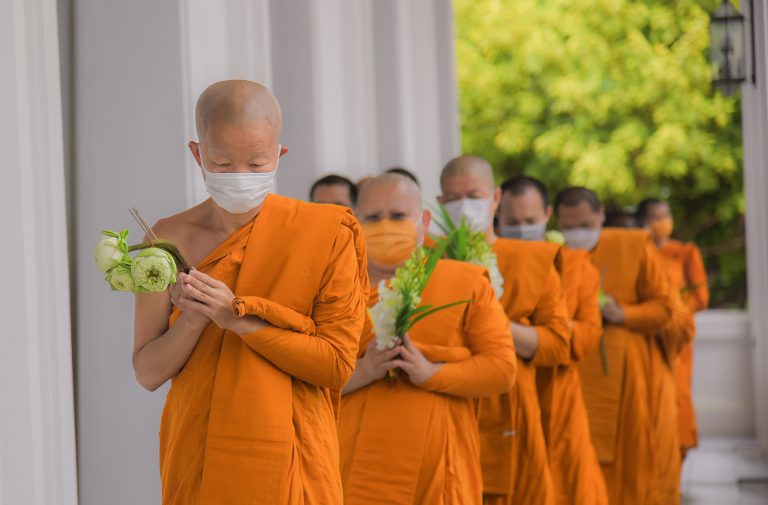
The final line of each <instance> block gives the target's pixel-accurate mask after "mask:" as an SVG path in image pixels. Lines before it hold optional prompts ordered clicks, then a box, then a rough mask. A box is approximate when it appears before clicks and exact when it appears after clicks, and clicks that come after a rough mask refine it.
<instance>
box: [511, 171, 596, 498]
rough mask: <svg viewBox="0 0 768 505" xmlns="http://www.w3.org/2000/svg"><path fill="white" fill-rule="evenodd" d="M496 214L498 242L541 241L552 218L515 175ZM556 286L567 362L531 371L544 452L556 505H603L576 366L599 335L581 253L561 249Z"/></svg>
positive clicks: (532, 183)
mask: <svg viewBox="0 0 768 505" xmlns="http://www.w3.org/2000/svg"><path fill="white" fill-rule="evenodd" d="M501 190H502V193H501V205H500V206H499V210H498V212H497V216H498V219H499V225H498V231H499V234H500V235H501V236H502V237H507V238H519V239H524V240H538V241H542V240H545V233H546V226H547V222H548V221H549V219H550V217H551V215H552V206H551V205H550V204H549V192H548V191H547V187H546V186H545V185H544V184H543V183H542V182H541V181H539V180H538V179H534V178H532V177H526V176H516V177H512V178H510V179H507V180H506V181H504V183H503V184H502V185H501ZM561 254H562V260H563V265H562V283H563V290H564V291H565V294H566V301H567V306H568V316H569V328H570V330H571V354H570V358H571V360H570V361H569V362H567V363H562V364H559V365H557V366H547V367H537V368H536V380H537V384H538V385H539V403H540V405H541V415H542V421H543V424H544V435H545V438H546V440H547V445H548V447H549V467H550V470H551V472H552V480H553V482H554V486H555V495H556V503H557V504H558V505H607V503H608V494H607V490H606V488H605V480H604V479H603V474H602V472H601V471H600V464H599V463H598V461H597V456H596V455H595V449H594V448H593V447H592V440H591V438H590V433H589V421H588V418H587V410H586V406H585V405H584V397H583V395H582V392H581V380H580V379H579V372H578V363H579V362H580V361H581V360H582V358H583V357H584V356H585V355H587V354H591V353H594V352H595V351H596V350H597V348H598V344H599V341H600V335H601V334H602V331H603V328H602V318H601V315H600V307H599V305H598V291H599V289H600V274H599V273H598V271H597V269H596V268H595V267H594V265H592V263H591V262H590V261H589V257H588V256H587V252H586V251H583V250H579V249H571V248H568V247H564V248H563V249H562V251H561Z"/></svg>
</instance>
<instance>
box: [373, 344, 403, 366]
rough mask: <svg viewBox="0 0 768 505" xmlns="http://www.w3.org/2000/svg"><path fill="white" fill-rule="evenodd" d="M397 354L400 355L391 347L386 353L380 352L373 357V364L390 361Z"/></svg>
mask: <svg viewBox="0 0 768 505" xmlns="http://www.w3.org/2000/svg"><path fill="white" fill-rule="evenodd" d="M398 354H400V350H399V349H398V348H397V347H393V348H392V349H387V350H386V351H382V352H380V353H379V354H378V355H376V356H374V362H375V363H377V364H381V363H384V362H385V361H389V360H391V359H392V358H394V357H395V356H397V355H398Z"/></svg>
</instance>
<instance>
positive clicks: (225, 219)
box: [209, 200, 263, 235]
mask: <svg viewBox="0 0 768 505" xmlns="http://www.w3.org/2000/svg"><path fill="white" fill-rule="evenodd" d="M209 202H210V205H211V221H212V224H213V226H214V227H215V228H217V229H219V230H221V231H223V232H224V233H226V234H227V235H230V234H232V233H233V232H234V231H236V230H238V229H240V228H242V227H243V226H245V225H246V224H247V223H248V222H249V221H251V220H252V219H253V218H254V217H256V216H257V215H258V214H259V212H260V211H261V207H262V206H263V205H261V206H259V207H256V208H254V209H251V210H249V211H248V212H244V213H242V214H232V213H231V212H227V211H226V210H224V209H222V208H221V207H219V206H218V205H216V204H215V203H214V202H213V200H209Z"/></svg>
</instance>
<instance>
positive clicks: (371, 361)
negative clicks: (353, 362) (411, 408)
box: [357, 334, 443, 386]
mask: <svg viewBox="0 0 768 505" xmlns="http://www.w3.org/2000/svg"><path fill="white" fill-rule="evenodd" d="M357 366H358V369H359V370H360V372H361V373H362V374H363V375H364V376H365V377H366V379H367V381H366V382H368V383H371V382H374V381H377V380H379V379H383V378H384V376H385V375H386V374H387V372H388V371H389V370H392V369H395V368H399V369H401V370H402V371H403V372H405V373H406V374H407V375H408V380H410V381H411V383H412V384H414V385H416V386H420V385H422V384H424V383H425V382H427V381H428V380H429V379H430V378H431V377H432V376H433V375H435V374H436V373H437V372H438V371H440V369H441V368H442V367H443V364H442V363H432V362H431V361H429V360H428V359H427V358H426V357H425V356H424V354H422V352H421V351H420V350H419V349H418V348H417V347H416V346H415V345H413V342H412V341H411V338H410V337H409V336H408V334H406V335H405V336H404V337H403V339H402V341H400V342H398V344H397V345H396V346H395V347H393V348H392V349H384V350H379V349H377V348H376V342H375V341H374V342H371V343H370V345H368V348H367V349H366V350H365V354H363V356H362V357H361V358H360V359H359V361H358V363H357Z"/></svg>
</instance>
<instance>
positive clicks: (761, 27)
mask: <svg viewBox="0 0 768 505" xmlns="http://www.w3.org/2000/svg"><path fill="white" fill-rule="evenodd" d="M743 5H744V7H745V8H743V9H742V11H743V12H744V14H745V15H749V9H748V8H746V7H747V6H748V3H745V4H743ZM754 6H755V20H754V26H755V48H756V53H755V61H756V63H757V64H756V68H755V71H756V77H757V84H756V85H753V84H752V83H750V82H748V83H745V84H744V85H743V86H742V87H741V90H742V91H741V94H742V95H741V96H742V101H741V113H742V124H743V136H744V194H745V198H746V202H747V211H746V225H747V283H748V286H747V287H748V289H749V317H750V328H751V334H752V339H753V345H754V352H753V353H752V357H753V375H754V388H753V390H754V406H755V426H756V427H757V436H758V440H759V442H760V445H761V447H762V449H763V450H765V451H768V366H766V364H767V363H768V311H766V307H768V201H767V200H768V172H766V167H768V145H766V143H767V142H768V140H767V137H766V136H767V135H768V70H767V69H768V9H766V6H765V3H764V2H754ZM749 35H750V34H749V33H747V37H749ZM747 41H748V42H749V38H748V39H747ZM749 46H750V44H748V45H747V47H749Z"/></svg>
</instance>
